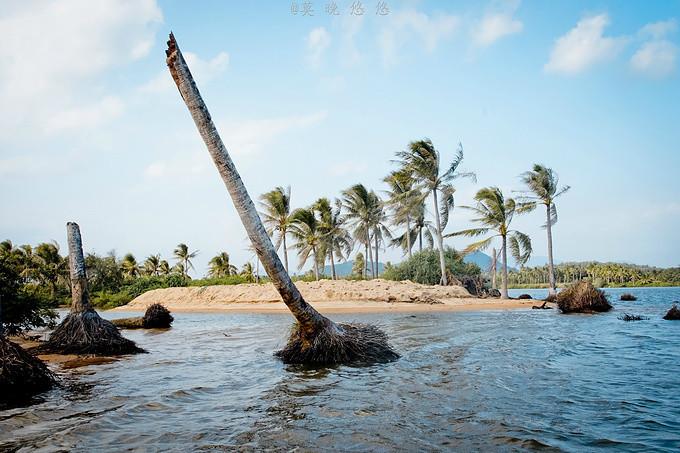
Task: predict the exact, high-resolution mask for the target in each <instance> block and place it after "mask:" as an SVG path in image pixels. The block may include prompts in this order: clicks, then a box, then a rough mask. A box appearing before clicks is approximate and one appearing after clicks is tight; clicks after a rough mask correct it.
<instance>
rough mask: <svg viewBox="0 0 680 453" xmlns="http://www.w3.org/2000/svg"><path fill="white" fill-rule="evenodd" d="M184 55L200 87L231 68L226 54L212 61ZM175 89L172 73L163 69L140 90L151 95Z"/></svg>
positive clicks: (215, 57) (191, 54)
mask: <svg viewBox="0 0 680 453" xmlns="http://www.w3.org/2000/svg"><path fill="white" fill-rule="evenodd" d="M182 55H184V59H185V60H186V62H187V65H189V69H190V70H191V75H192V76H193V77H194V79H195V80H196V83H197V84H198V85H201V84H204V83H207V82H209V81H211V80H213V79H215V78H217V77H218V76H220V75H221V74H222V73H224V71H226V70H227V67H228V66H229V54H228V53H226V52H220V53H218V54H217V55H215V56H214V57H213V58H211V59H210V60H203V59H202V58H201V57H199V56H198V55H196V54H195V53H193V52H182ZM174 87H175V83H174V82H173V81H172V76H170V72H169V71H167V70H166V69H162V70H161V71H159V72H158V74H157V75H156V77H154V78H153V79H151V80H149V81H148V82H147V83H145V84H144V85H142V86H141V87H140V90H141V91H145V92H150V93H159V92H162V91H166V90H170V89H172V88H174Z"/></svg>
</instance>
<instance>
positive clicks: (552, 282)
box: [545, 204, 557, 295]
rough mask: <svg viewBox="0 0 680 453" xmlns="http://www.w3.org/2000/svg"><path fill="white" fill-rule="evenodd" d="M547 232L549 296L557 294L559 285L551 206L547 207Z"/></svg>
mask: <svg viewBox="0 0 680 453" xmlns="http://www.w3.org/2000/svg"><path fill="white" fill-rule="evenodd" d="M545 226H546V230H547V231H548V273H549V275H548V279H549V283H550V284H549V289H548V294H549V295H555V294H557V285H556V284H555V265H554V263H553V245H552V224H551V222H550V205H549V204H548V205H546V224H545Z"/></svg>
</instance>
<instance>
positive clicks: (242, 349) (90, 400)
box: [0, 288, 680, 451]
mask: <svg viewBox="0 0 680 453" xmlns="http://www.w3.org/2000/svg"><path fill="white" fill-rule="evenodd" d="M617 291H618V290H611V291H610V292H611V294H613V295H614V296H617V295H618V294H619V293H620V292H621V291H618V292H617ZM522 292H525V291H522ZM630 292H633V293H635V294H637V295H638V296H639V301H638V302H616V301H615V299H618V297H612V301H614V302H615V305H616V310H614V311H613V312H611V313H607V314H601V315H594V316H589V315H569V316H567V315H559V314H557V313H556V312H555V310H542V311H538V310H534V311H527V310H520V311H487V312H477V313H430V314H427V313H420V314H414V315H409V314H380V315H355V316H340V315H336V316H333V318H334V319H338V320H345V321H351V320H358V321H362V322H373V323H378V324H380V325H381V326H382V327H383V328H384V329H385V330H386V331H387V332H388V334H389V335H390V338H391V339H392V343H393V345H394V346H395V347H396V349H397V350H398V351H399V352H400V353H401V354H402V358H401V359H400V360H399V361H397V362H395V363H391V364H385V365H377V366H372V367H362V368H355V367H348V366H340V367H334V368H326V369H316V370H313V369H304V368H301V367H293V366H286V365H283V364H282V363H280V362H279V361H277V360H276V359H275V358H274V357H273V356H272V351H274V350H276V349H277V348H278V347H281V346H282V344H283V339H284V338H285V336H286V332H287V330H288V329H289V327H290V322H291V318H290V317H289V316H286V315H265V314H258V315H247V314H181V313H180V314H176V321H175V327H174V328H173V329H170V330H168V331H147V332H144V331H127V332H126V333H125V335H126V336H128V337H129V338H131V339H133V340H135V341H137V342H138V343H139V344H140V345H141V346H143V347H144V348H146V349H147V350H148V351H149V352H150V353H149V354H144V355H138V356H132V357H126V358H123V359H122V360H119V361H116V362H113V363H109V364H103V365H95V366H89V367H84V368H80V369H76V370H67V371H65V372H64V379H65V382H66V383H67V385H66V386H65V387H64V388H62V389H57V390H53V391H51V392H48V393H46V394H43V395H41V396H40V397H39V398H37V399H36V400H34V401H33V402H32V404H30V405H28V406H25V407H19V408H13V409H5V410H0V450H15V449H20V448H22V447H23V449H25V450H34V449H39V450H42V451H59V450H62V451H121V450H127V449H131V450H141V451H192V450H193V451H195V450H198V451H223V450H233V449H234V447H240V448H241V449H244V450H258V451H260V450H264V449H269V450H274V451H279V450H281V451H290V450H293V449H295V448H296V447H298V449H299V451H318V450H340V451H366V450H374V451H394V450H399V451H446V450H487V451H488V450H506V451H507V450H527V449H530V450H533V449H537V450H548V451H551V450H567V451H598V450H616V451H621V450H624V451H641V450H656V451H677V450H679V449H680V392H678V387H679V385H680V360H679V359H680V322H675V323H674V322H669V321H663V320H662V319H661V316H662V314H663V312H664V310H665V309H667V308H668V307H669V306H670V303H669V301H672V300H680V289H667V288H661V289H638V290H632V291H630ZM623 311H628V312H632V313H637V314H645V315H647V316H650V318H651V319H650V320H648V321H640V322H629V323H626V322H623V321H619V320H618V319H617V316H619V315H621V313H622V312H623ZM109 315H110V314H109ZM125 316H127V314H125Z"/></svg>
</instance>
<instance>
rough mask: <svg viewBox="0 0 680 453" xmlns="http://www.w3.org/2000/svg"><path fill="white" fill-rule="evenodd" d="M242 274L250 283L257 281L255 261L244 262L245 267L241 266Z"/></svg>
mask: <svg viewBox="0 0 680 453" xmlns="http://www.w3.org/2000/svg"><path fill="white" fill-rule="evenodd" d="M240 275H241V276H242V277H245V279H246V281H247V282H248V283H255V270H254V269H253V263H251V262H250V261H248V262H247V263H246V264H244V265H243V268H241V274H240Z"/></svg>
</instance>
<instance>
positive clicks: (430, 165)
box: [397, 139, 476, 285]
mask: <svg viewBox="0 0 680 453" xmlns="http://www.w3.org/2000/svg"><path fill="white" fill-rule="evenodd" d="M397 158H398V162H400V163H401V165H402V169H404V171H407V172H409V173H410V174H411V175H412V177H413V179H414V181H415V182H416V187H418V189H420V190H422V191H425V192H427V193H430V194H431V195H432V206H433V208H434V216H435V227H436V237H435V239H436V240H437V248H438V250H439V265H440V268H441V274H442V277H441V284H442V285H447V284H448V279H447V277H446V264H445V262H444V240H443V236H442V233H443V231H444V228H445V227H446V224H447V223H448V218H449V211H450V210H451V209H452V208H453V202H454V200H453V193H454V191H455V189H454V187H453V185H452V182H453V181H454V180H456V179H459V178H471V179H472V180H476V177H475V174H474V173H471V172H460V171H458V167H459V166H460V164H461V163H462V161H463V147H462V145H460V144H459V146H458V151H457V153H456V156H455V157H454V159H453V162H451V165H449V166H448V168H445V169H442V167H443V164H442V162H441V158H440V156H439V151H437V149H436V148H435V147H434V145H433V144H432V141H430V140H429V139H424V140H418V141H414V142H411V143H409V145H408V149H407V150H405V151H399V152H397ZM442 170H444V171H442ZM440 195H441V203H440V202H439V196H440Z"/></svg>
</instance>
